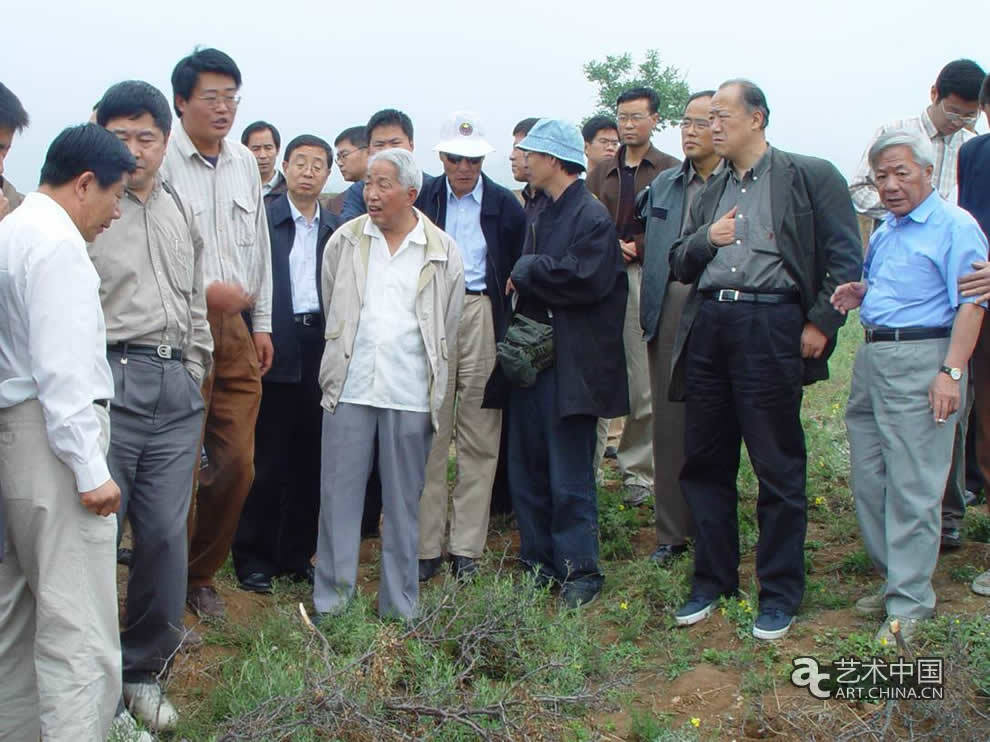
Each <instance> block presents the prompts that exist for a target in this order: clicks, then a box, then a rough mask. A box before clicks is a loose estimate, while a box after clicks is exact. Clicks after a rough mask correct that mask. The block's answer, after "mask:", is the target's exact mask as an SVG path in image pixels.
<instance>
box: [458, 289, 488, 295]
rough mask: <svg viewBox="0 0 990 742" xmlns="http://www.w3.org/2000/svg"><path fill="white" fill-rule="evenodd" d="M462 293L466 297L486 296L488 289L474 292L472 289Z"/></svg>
mask: <svg viewBox="0 0 990 742" xmlns="http://www.w3.org/2000/svg"><path fill="white" fill-rule="evenodd" d="M464 293H465V294H467V295H468V296H488V289H481V290H480V291H475V290H474V289H464Z"/></svg>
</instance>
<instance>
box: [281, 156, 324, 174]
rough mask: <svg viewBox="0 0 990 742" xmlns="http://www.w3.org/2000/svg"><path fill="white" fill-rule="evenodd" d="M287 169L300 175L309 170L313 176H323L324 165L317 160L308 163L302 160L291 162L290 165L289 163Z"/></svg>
mask: <svg viewBox="0 0 990 742" xmlns="http://www.w3.org/2000/svg"><path fill="white" fill-rule="evenodd" d="M289 167H291V168H292V169H293V170H296V171H298V172H300V173H304V172H306V170H309V171H311V172H312V173H313V175H316V176H320V175H323V171H324V170H325V169H326V165H324V164H323V163H322V162H321V161H319V160H312V161H309V160H303V159H299V160H293V161H292V162H291V163H289Z"/></svg>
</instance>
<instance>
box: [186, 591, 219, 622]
mask: <svg viewBox="0 0 990 742" xmlns="http://www.w3.org/2000/svg"><path fill="white" fill-rule="evenodd" d="M186 604H187V605H188V606H189V608H190V609H191V610H192V612H193V613H195V614H196V615H197V616H199V617H200V618H223V614H224V609H223V600H222V599H221V598H220V596H219V595H218V594H217V591H216V588H215V587H213V586H212V585H203V586H201V587H191V588H189V590H188V591H187V592H186Z"/></svg>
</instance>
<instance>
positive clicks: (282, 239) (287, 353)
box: [264, 194, 340, 384]
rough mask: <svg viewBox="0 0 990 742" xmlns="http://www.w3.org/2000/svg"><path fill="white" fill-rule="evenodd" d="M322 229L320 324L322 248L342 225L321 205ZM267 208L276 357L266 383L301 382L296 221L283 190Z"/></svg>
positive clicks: (319, 248)
mask: <svg viewBox="0 0 990 742" xmlns="http://www.w3.org/2000/svg"><path fill="white" fill-rule="evenodd" d="M318 208H319V210H320V229H319V232H318V233H317V237H316V275H315V276H313V278H314V280H315V281H316V292H317V296H319V298H320V325H321V326H322V323H323V292H322V289H321V281H320V268H321V266H322V265H323V248H324V247H326V244H327V240H328V239H330V235H331V234H333V231H334V230H335V229H336V228H337V227H338V226H339V225H340V219H339V218H338V217H336V216H334V215H333V214H331V213H330V212H329V211H327V210H326V209H324V208H323V207H322V206H319V207H318ZM265 209H266V211H267V212H268V233H269V235H271V243H272V346H273V347H274V348H275V357H274V359H273V361H272V367H271V369H270V370H269V371H268V373H267V374H265V378H264V381H265V383H269V382H275V383H283V384H292V383H298V382H299V381H301V380H302V362H301V359H300V357H299V343H298V341H297V339H296V322H295V319H294V313H293V311H292V279H291V277H290V274H289V253H290V252H292V242H293V240H294V239H295V236H296V225H295V222H293V221H292V212H291V210H290V209H289V197H288V195H286V194H282V195H281V196H278V197H277V198H275V199H273V200H272V201H270V202H269V203H268V205H267V206H266V207H265Z"/></svg>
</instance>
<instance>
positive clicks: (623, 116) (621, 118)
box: [615, 113, 653, 124]
mask: <svg viewBox="0 0 990 742" xmlns="http://www.w3.org/2000/svg"><path fill="white" fill-rule="evenodd" d="M652 115H653V114H650V113H620V114H619V115H618V116H616V117H615V120H616V121H618V122H619V123H620V124H625V123H627V122H629V121H631V122H633V123H634V124H639V123H642V122H643V121H646V119H648V118H649V117H650V116H652Z"/></svg>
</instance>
